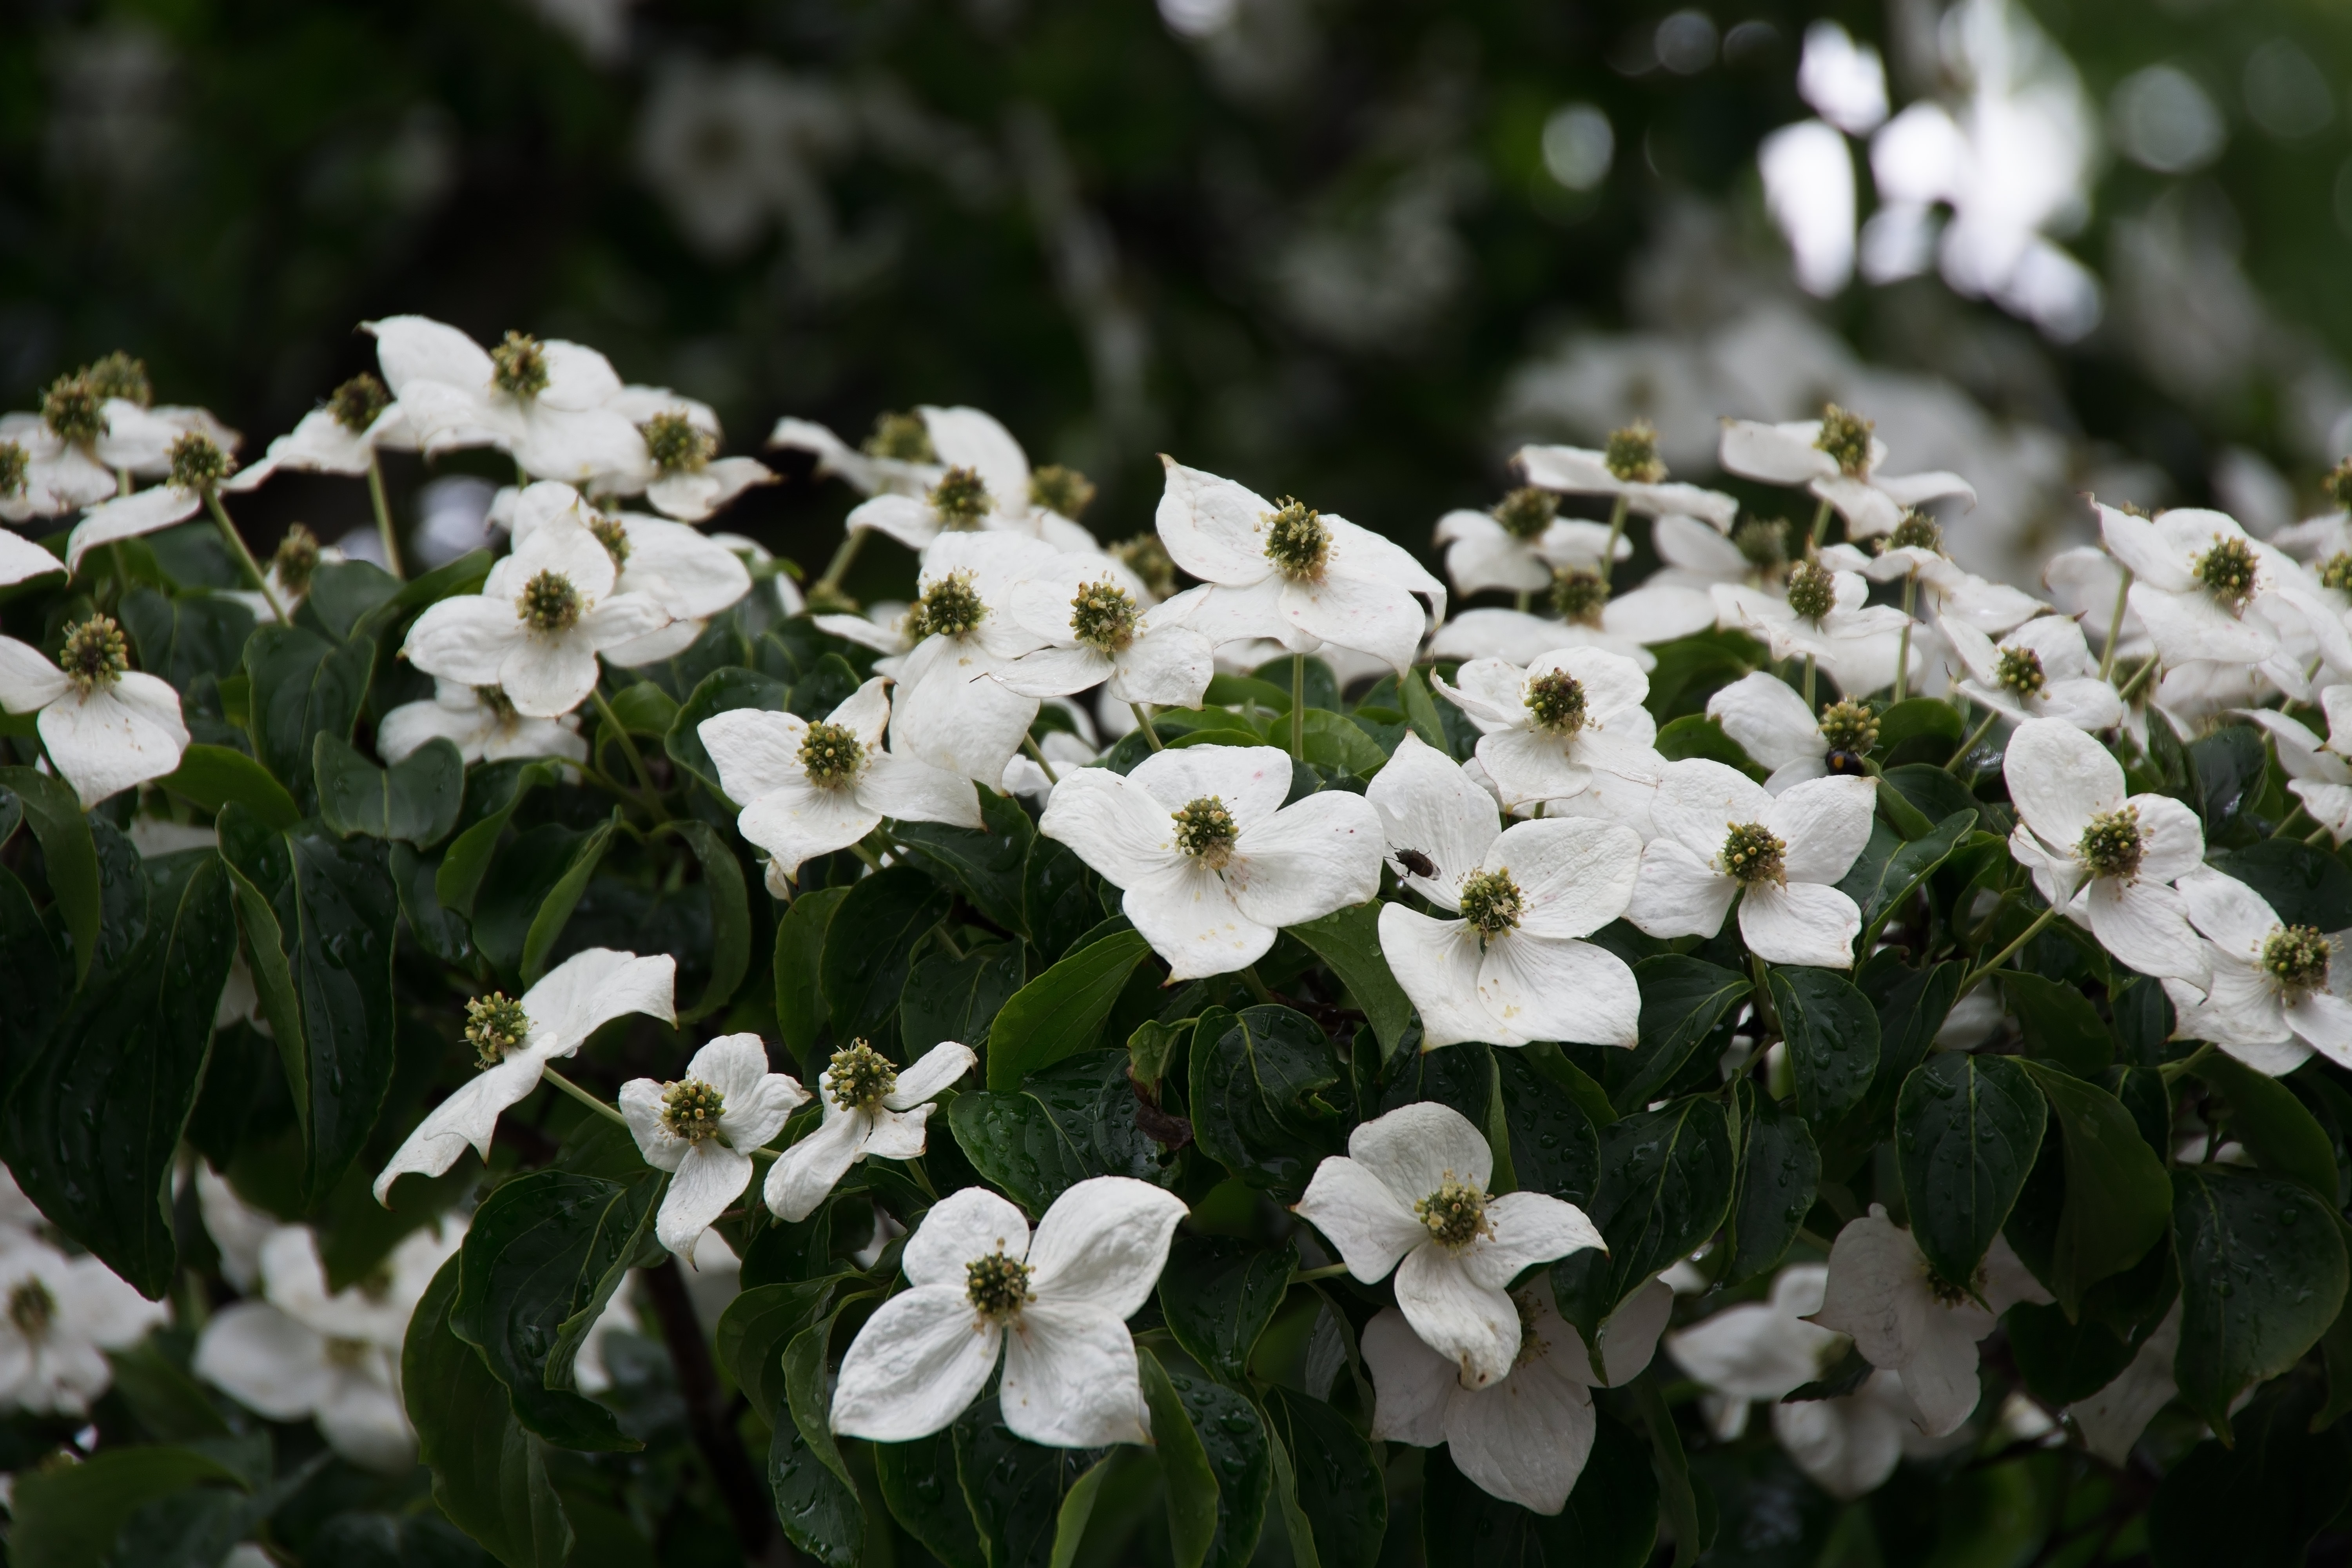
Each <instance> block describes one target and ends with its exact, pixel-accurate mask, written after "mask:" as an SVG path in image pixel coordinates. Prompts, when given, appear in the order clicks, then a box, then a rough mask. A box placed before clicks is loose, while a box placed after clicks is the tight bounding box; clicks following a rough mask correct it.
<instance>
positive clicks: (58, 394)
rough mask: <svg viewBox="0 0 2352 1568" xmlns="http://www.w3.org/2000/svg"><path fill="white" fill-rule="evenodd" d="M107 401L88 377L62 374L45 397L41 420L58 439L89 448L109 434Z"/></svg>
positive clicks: (43, 397) (50, 385) (44, 393)
mask: <svg viewBox="0 0 2352 1568" xmlns="http://www.w3.org/2000/svg"><path fill="white" fill-rule="evenodd" d="M105 402H106V400H105V399H104V398H102V397H100V395H99V394H98V389H97V388H96V387H94V386H92V385H91V384H89V378H88V377H86V376H80V375H61V376H59V377H58V378H57V380H55V381H53V382H51V383H49V384H48V389H47V391H45V392H43V393H42V394H41V417H42V419H43V420H45V421H46V422H47V425H48V426H49V428H50V429H51V430H54V431H56V432H57V435H58V439H59V440H61V441H76V442H79V443H81V444H83V445H85V446H87V445H88V444H89V443H90V442H92V441H95V440H97V439H98V438H99V437H100V436H103V435H105V434H106V408H105Z"/></svg>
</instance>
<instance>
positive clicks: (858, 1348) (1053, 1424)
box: [833, 1176, 1185, 1448]
mask: <svg viewBox="0 0 2352 1568" xmlns="http://www.w3.org/2000/svg"><path fill="white" fill-rule="evenodd" d="M1184 1213H1185V1210H1184V1203H1183V1200H1182V1199H1181V1198H1179V1197H1177V1196H1176V1195H1175V1194H1173V1193H1169V1192H1164V1191H1162V1190H1161V1189H1160V1188H1158V1187H1155V1186H1152V1185H1150V1184H1148V1183H1145V1182H1139V1181H1135V1180H1133V1179H1131V1178H1129V1177H1126V1176H1092V1177H1089V1178H1087V1180H1085V1181H1083V1182H1080V1183H1078V1184H1076V1185H1075V1186H1073V1187H1071V1188H1069V1189H1068V1190H1067V1191H1066V1192H1065V1193H1063V1194H1062V1195H1061V1196H1060V1197H1058V1198H1055V1200H1054V1204H1053V1206H1052V1207H1050V1208H1048V1209H1047V1210H1046V1211H1045V1217H1044V1218H1043V1219H1041V1220H1039V1221H1038V1224H1037V1231H1036V1234H1035V1235H1034V1237H1033V1236H1032V1235H1031V1234H1030V1231H1029V1223H1028V1221H1027V1220H1025V1219H1024V1218H1023V1217H1022V1215H1021V1211H1020V1210H1019V1209H1017V1208H1014V1207H1013V1205H1011V1204H1010V1203H1007V1202H1006V1201H1005V1200H1004V1199H1003V1198H1001V1197H999V1196H997V1195H996V1194H994V1193H992V1192H990V1191H989V1190H988V1189H987V1188H985V1187H965V1188H963V1189H962V1190H961V1191H960V1192H955V1193H951V1194H949V1195H948V1196H946V1197H944V1198H942V1199H940V1201H939V1202H938V1203H937V1204H935V1205H932V1206H931V1210H930V1212H929V1214H927V1215H924V1216H923V1223H922V1224H921V1225H919V1226H916V1227H915V1233H914V1234H913V1235H912V1236H910V1237H908V1238H907V1247H906V1251H905V1252H904V1253H902V1254H901V1255H900V1267H901V1268H903V1269H904V1270H905V1272H906V1276H907V1283H908V1286H909V1287H910V1289H907V1290H905V1291H903V1292H901V1293H900V1294H898V1295H897V1296H894V1297H892V1298H891V1299H890V1300H888V1301H887V1302H885V1303H884V1304H883V1306H882V1310H879V1311H877V1312H876V1313H875V1314H874V1316H873V1317H871V1318H869V1319H867V1320H866V1326H865V1327H864V1328H862V1329H860V1330H859V1331H858V1332H857V1338H856V1342H853V1343H852V1344H851V1345H850V1347H849V1352H848V1353H847V1354H846V1355H845V1356H843V1357H842V1358H841V1375H840V1379H839V1381H838V1382H837V1383H836V1384H835V1388H834V1394H833V1429H834V1430H835V1431H836V1432H839V1433H842V1434H844V1435H845V1436H852V1437H867V1438H871V1439H873V1440H874V1441H876V1442H880V1443H902V1442H905V1441H907V1440H908V1439H909V1438H913V1437H924V1436H929V1435H930V1434H931V1433H934V1432H937V1431H940V1429H942V1428H943V1427H945V1426H947V1425H948V1423H950V1421H953V1420H954V1419H955V1418H956V1417H957V1416H958V1415H961V1414H962V1412H963V1410H964V1407H965V1406H966V1405H970V1404H971V1402H972V1401H973V1400H974V1399H976V1398H978V1397H979V1395H980V1391H981V1388H982V1385H983V1384H986V1383H987V1382H988V1376H989V1373H992V1372H993V1371H994V1370H995V1369H996V1363H997V1356H998V1352H1000V1350H1001V1351H1002V1352H1003V1360H1004V1376H1003V1382H1002V1383H1001V1384H999V1386H998V1390H997V1402H998V1405H999V1407H1000V1408H1001V1409H1002V1411H1003V1418H1004V1425H1005V1426H1007V1427H1009V1428H1011V1429H1012V1431H1013V1434H1014V1435H1015V1436H1021V1437H1025V1438H1027V1439H1028V1440H1029V1441H1031V1442H1033V1443H1043V1444H1045V1445H1047V1446H1048V1447H1058V1448H1091V1447H1101V1446H1102V1445H1104V1444H1108V1443H1144V1442H1149V1441H1150V1415H1149V1413H1148V1412H1147V1411H1146V1410H1145V1408H1144V1404H1143V1387H1142V1382H1141V1376H1140V1373H1139V1371H1138V1369H1137V1363H1136V1359H1135V1342H1134V1340H1133V1339H1132V1338H1130V1337H1129V1334H1128V1331H1127V1320H1128V1319H1129V1318H1130V1317H1132V1316H1133V1315H1134V1314H1135V1310H1136V1309H1137V1308H1139V1307H1140V1306H1142V1305H1143V1303H1144V1302H1145V1301H1146V1300H1149V1299H1150V1295H1151V1289H1152V1287H1153V1286H1154V1285H1155V1284H1156V1283H1157V1282H1158V1281H1159V1279H1160V1268H1162V1266H1164V1265H1165V1264H1166V1262H1167V1260H1168V1244H1169V1240H1170V1238H1171V1237H1172V1236H1173V1235H1174V1234H1175V1230H1176V1222H1177V1221H1179V1220H1181V1219H1182V1218H1183V1217H1184Z"/></svg>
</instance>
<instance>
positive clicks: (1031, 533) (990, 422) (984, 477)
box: [771, 405, 1102, 554]
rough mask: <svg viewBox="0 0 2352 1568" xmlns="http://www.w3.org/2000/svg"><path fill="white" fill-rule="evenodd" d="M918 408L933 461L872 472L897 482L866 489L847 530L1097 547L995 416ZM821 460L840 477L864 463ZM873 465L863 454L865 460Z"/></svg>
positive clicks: (926, 539)
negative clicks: (983, 535) (1005, 534)
mask: <svg viewBox="0 0 2352 1568" xmlns="http://www.w3.org/2000/svg"><path fill="white" fill-rule="evenodd" d="M915 413H916V416H917V417H919V419H920V420H921V422H922V423H921V432H922V435H923V437H925V441H924V447H925V448H927V449H928V450H929V452H930V453H931V455H932V458H933V459H935V461H936V463H937V465H938V466H937V467H929V466H928V465H926V466H923V467H919V468H918V467H912V466H908V467H906V468H901V469H899V470H898V472H897V473H895V474H894V473H891V472H890V471H888V470H887V469H872V470H870V477H871V478H872V479H876V480H887V479H898V480H899V481H900V482H899V483H887V482H885V483H877V484H874V485H873V486H872V488H871V489H868V494H870V495H872V496H873V499H872V500H868V501H866V502H864V503H863V504H861V505H860V506H858V507H857V508H856V510H853V511H851V512H850V514H849V517H848V520H847V524H846V525H847V526H848V527H849V528H851V529H872V530H874V531H877V532H879V533H887V534H888V535H889V536H890V537H891V538H893V539H895V540H897V541H898V542H899V543H901V544H903V545H905V546H907V547H908V549H909V550H924V549H928V548H929V545H930V544H931V542H932V541H934V540H936V539H938V538H939V536H940V534H941V533H942V532H953V531H958V530H967V529H994V530H1004V531H1012V532H1015V533H1020V534H1024V535H1026V536H1028V537H1029V538H1032V539H1042V540H1044V541H1045V542H1046V543H1048V544H1051V545H1052V546H1053V547H1054V548H1055V549H1056V550H1063V551H1070V552H1077V553H1082V554H1095V553H1099V552H1100V551H1101V548H1102V547H1101V545H1100V544H1098V543H1097V542H1096V540H1095V536H1094V535H1093V534H1092V533H1090V532H1089V531H1087V528H1086V526H1085V525H1084V524H1083V523H1080V522H1078V521H1076V520H1075V519H1073V518H1070V517H1066V516H1065V515H1063V514H1062V513H1061V512H1059V511H1056V510H1054V507H1053V505H1051V504H1049V503H1050V502H1051V501H1053V500H1060V499H1061V498H1060V497H1059V496H1058V495H1057V494H1056V493H1055V487H1054V486H1053V485H1052V483H1051V482H1050V479H1049V476H1048V474H1047V473H1045V472H1044V471H1038V472H1033V471H1032V470H1031V468H1030V467H1029V458H1028V455H1027V454H1026V453H1024V451H1022V449H1021V443H1020V442H1019V441H1017V440H1015V439H1014V438H1013V432H1011V431H1010V430H1007V429H1006V428H1005V427H1004V426H1003V425H1002V424H1000V423H998V421H997V420H996V418H995V417H994V416H992V415H989V414H987V413H984V412H982V410H980V409H977V408H964V407H954V408H936V407H932V406H929V405H925V406H923V407H920V408H918V409H917V410H916V411H915ZM777 428H778V430H779V431H782V428H783V426H781V425H779V426H777ZM827 434H828V435H829V434H830V433H829V432H828V433H827ZM794 437H795V438H794V439H793V441H791V442H789V443H787V444H788V445H801V446H806V445H809V442H810V437H808V435H807V433H806V432H805V431H795V432H794ZM773 443H774V437H771V444H773ZM836 444H837V443H836ZM812 449H814V447H812ZM819 462H820V464H821V465H823V464H825V463H828V462H829V463H831V464H833V465H834V468H833V469H832V471H835V472H840V473H843V474H844V475H845V477H846V476H847V475H848V474H850V473H852V472H855V471H857V470H858V469H859V468H861V464H860V463H857V462H852V463H849V464H848V465H846V466H843V463H842V459H841V458H840V457H839V455H838V454H836V453H835V452H833V451H831V450H830V449H827V450H825V451H824V452H821V453H820V455H819ZM873 462H874V459H872V458H865V459H863V463H864V465H871V464H873ZM1041 481H1043V482H1041ZM860 488H861V489H866V488H867V487H866V486H865V485H862V484H861V486H860ZM1089 488H1090V487H1089ZM877 490H878V491H879V492H880V493H875V492H876V491H877ZM1065 504H1068V503H1065Z"/></svg>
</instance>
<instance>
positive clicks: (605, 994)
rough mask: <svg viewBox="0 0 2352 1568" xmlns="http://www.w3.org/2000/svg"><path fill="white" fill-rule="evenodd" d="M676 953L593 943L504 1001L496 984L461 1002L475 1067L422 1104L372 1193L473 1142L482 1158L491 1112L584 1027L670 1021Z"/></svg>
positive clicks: (527, 1084) (587, 1031) (531, 1081)
mask: <svg viewBox="0 0 2352 1568" xmlns="http://www.w3.org/2000/svg"><path fill="white" fill-rule="evenodd" d="M676 986H677V959H675V958H672V957H670V956H669V955H668V954H667V953H656V954H654V955H652V956H650V957H646V958H640V957H638V956H637V955H636V954H635V953H634V952H614V951H613V950H612V949H610V948H603V947H592V948H589V949H587V950H586V951H585V952H576V953H574V954H572V956H571V957H570V958H567V959H565V960H564V961H563V962H562V963H559V964H557V965H556V966H555V967H554V968H553V969H551V970H549V971H548V972H547V973H546V975H545V976H544V977H542V978H541V980H540V982H539V984H536V985H534V986H532V987H531V988H530V990H528V991H526V992H524V993H523V994H522V998H521V1000H520V1001H509V999H508V998H507V997H505V996H504V995H502V994H498V993H495V992H494V993H492V994H490V995H489V996H488V997H478V998H477V999H475V1000H474V1001H472V1002H469V1003H467V1006H466V1014H467V1023H466V1040H467V1044H468V1045H470V1046H472V1047H474V1050H475V1053H476V1055H477V1057H478V1058H479V1059H480V1062H481V1068H482V1070H481V1071H480V1072H478V1073H477V1074H476V1075H475V1076H474V1077H473V1079H470V1080H469V1081H467V1083H466V1084H464V1085H463V1086H461V1087H460V1088H459V1089H457V1092H456V1093H454V1094H452V1095H450V1096H449V1098H448V1099H446V1100H443V1101H442V1102H441V1103H440V1104H438V1105H436V1106H435V1107H434V1108H433V1109H432V1110H429V1111H427V1112H426V1113H425V1120H424V1121H420V1122H418V1123H417V1124H416V1130H415V1131H414V1132H411V1133H410V1134H409V1135H408V1139H407V1142H404V1143H403V1144H401V1146H400V1148H399V1149H398V1150H397V1151H396V1152H394V1154H393V1156H392V1158H391V1160H390V1161H388V1162H387V1163H385V1165H384V1167H383V1171H382V1172H381V1173H379V1174H378V1175H377V1176H376V1179H375V1201H376V1202H378V1203H386V1202H388V1201H389V1197H390V1194H391V1192H392V1184H393V1183H394V1181H396V1180H397V1179H399V1178H400V1177H401V1176H402V1175H404V1174H406V1173H409V1172H412V1171H413V1172H415V1173H418V1174H420V1175H425V1176H437V1175H439V1174H440V1173H442V1172H444V1171H446V1170H447V1169H448V1168H449V1167H450V1166H451V1165H453V1164H455V1163H457V1156H458V1155H460V1154H462V1153H464V1152H466V1150H467V1148H469V1147H470V1148H471V1149H472V1150H473V1151H474V1152H475V1153H477V1154H478V1155H480V1156H481V1157H482V1158H483V1159H485V1160H487V1159H488V1158H489V1157H490V1134H491V1133H492V1132H494V1131H497V1129H498V1124H499V1112H500V1111H502V1110H506V1108H507V1107H509V1106H510V1105H513V1104H514V1103H516V1102H517V1101H518V1100H521V1099H522V1098H523V1097H524V1096H525V1095H527V1094H529V1093H530V1091H531V1090H532V1089H537V1088H538V1087H539V1080H540V1079H541V1077H542V1076H544V1075H545V1073H546V1071H547V1068H548V1064H549V1063H551V1062H553V1061H556V1060H558V1059H560V1058H564V1057H568V1056H571V1055H572V1053H573V1052H575V1051H577V1050H578V1049H579V1048H580V1047H581V1046H582V1045H583V1044H584V1043H586V1041H587V1038H588V1037H589V1036H591V1035H593V1034H594V1033H595V1032H596V1031H597V1030H598V1029H600V1028H602V1027H604V1026H605V1025H606V1024H609V1023H611V1022H612V1021H613V1020H614V1019H615V1018H618V1017H622V1016H625V1015H627V1014H630V1013H643V1014H644V1015H646V1016H647V1017H649V1018H658V1019H660V1020H661V1021H662V1022H663V1023H665V1024H674V1023H676V1022H677V1005H676V1003H675V1001H674V1000H673V996H674V994H675V989H676Z"/></svg>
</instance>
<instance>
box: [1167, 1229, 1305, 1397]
mask: <svg viewBox="0 0 2352 1568" xmlns="http://www.w3.org/2000/svg"><path fill="white" fill-rule="evenodd" d="M1297 1267H1298V1249H1297V1247H1293V1246H1292V1245H1291V1244H1290V1243H1288V1242H1284V1243H1283V1244H1282V1245H1281V1246H1280V1247H1259V1246H1255V1245H1253V1244H1252V1243H1249V1242H1246V1241H1242V1240H1238V1239H1236V1238H1234V1237H1223V1236H1192V1235H1188V1234H1181V1233H1180V1234H1179V1235H1178V1236H1177V1237H1176V1242H1175V1246H1174V1247H1172V1248H1171V1250H1170V1252H1169V1255H1168V1267H1167V1268H1164V1269H1163V1270H1161V1272H1160V1312H1161V1313H1162V1314H1163V1315H1164V1316H1165V1317H1166V1318H1167V1320H1168V1327H1169V1331H1171V1332H1172V1333H1173V1334H1174V1335H1175V1336H1176V1342H1177V1343H1178V1344H1180V1345H1181V1346H1183V1347H1184V1352H1185V1353H1186V1354H1187V1355H1190V1356H1191V1357H1192V1359H1193V1360H1194V1361H1197V1362H1199V1363H1201V1364H1202V1366H1203V1367H1206V1368H1207V1369H1208V1371H1209V1373H1210V1374H1211V1375H1212V1376H1213V1377H1217V1378H1221V1379H1223V1381H1224V1382H1226V1383H1230V1384H1234V1386H1235V1387H1239V1386H1241V1385H1242V1381H1243V1378H1244V1374H1245V1373H1246V1372H1247V1370H1248V1366H1249V1357H1250V1352H1251V1351H1252V1350H1253V1349H1254V1348H1255V1346H1256V1344H1257V1341H1258V1336H1259V1335H1260V1334H1262V1333H1264V1332H1265V1326H1266V1324H1268V1323H1270V1322H1272V1321H1274V1314H1275V1311H1276V1309H1278V1308H1279V1307H1280V1306H1281V1305H1282V1302H1283V1298H1284V1297H1285V1296H1286V1295H1287V1294H1288V1293H1289V1290H1290V1276H1291V1273H1292V1271H1293V1270H1295V1269H1296V1268H1297Z"/></svg>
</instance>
